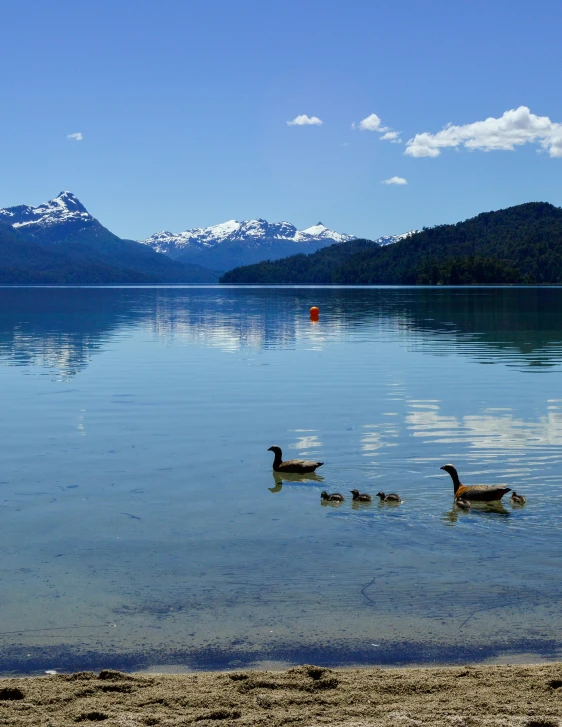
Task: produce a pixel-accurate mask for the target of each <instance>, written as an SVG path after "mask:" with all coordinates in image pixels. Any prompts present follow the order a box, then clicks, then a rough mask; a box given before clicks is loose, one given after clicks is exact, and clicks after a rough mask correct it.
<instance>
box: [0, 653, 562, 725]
mask: <svg viewBox="0 0 562 727" xmlns="http://www.w3.org/2000/svg"><path fill="white" fill-rule="evenodd" d="M79 723H84V724H88V725H97V724H100V725H101V724H102V725H104V727H143V726H144V725H154V726H157V725H162V727H181V726H182V725H192V724H197V725H200V726H201V727H204V725H217V724H222V725H230V724H232V725H285V724H301V725H311V726H312V725H323V724H325V725H333V726H336V725H337V726H341V727H363V726H365V727H366V726H367V725H369V726H370V725H376V726H377V727H378V726H379V725H380V726H381V727H383V726H384V727H390V726H391V725H392V726H393V727H394V726H396V725H400V726H401V727H418V726H419V725H435V726H439V725H444V726H445V725H446V726H447V727H452V726H455V727H465V726H466V727H477V726H478V725H486V726H490V727H491V726H495V725H498V727H499V726H502V727H507V726H510V725H513V726H518V727H519V726H521V727H560V725H562V664H560V663H556V664H546V665H544V664H541V665H532V666H528V665H505V666H466V667H443V668H411V669H378V668H377V669H375V668H370V669H324V668H322V667H316V666H310V665H305V666H299V667H295V668H292V669H289V670H287V671H246V672H221V673H197V674H195V673H194V674H179V675H172V674H167V675H162V674H154V675H144V674H143V675H139V674H123V673H121V672H117V671H111V670H105V671H101V672H100V673H99V674H94V673H92V672H80V673H76V674H60V675H53V676H44V677H31V678H17V679H11V678H9V679H3V680H2V681H1V682H0V725H9V726H10V727H19V726H22V727H23V726H24V725H26V726H27V725H29V726H31V725H33V726H34V727H39V726H40V727H66V726H67V725H76V724H79Z"/></svg>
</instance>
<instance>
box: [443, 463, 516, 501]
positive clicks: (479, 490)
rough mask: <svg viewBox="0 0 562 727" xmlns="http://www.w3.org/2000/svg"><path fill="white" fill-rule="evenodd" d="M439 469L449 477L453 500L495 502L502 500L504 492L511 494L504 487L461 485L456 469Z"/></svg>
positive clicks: (446, 466)
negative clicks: (452, 489) (451, 483)
mask: <svg viewBox="0 0 562 727" xmlns="http://www.w3.org/2000/svg"><path fill="white" fill-rule="evenodd" d="M441 469H442V470H445V472H448V473H449V474H450V475H451V479H452V480H453V487H454V490H455V500H458V499H462V500H468V501H470V502H497V501H498V500H501V499H502V497H503V496H504V495H505V493H506V492H511V487H506V486H505V485H468V486H467V485H463V484H462V482H461V481H460V479H459V475H458V472H457V470H456V467H454V466H453V465H452V464H446V465H443V467H441Z"/></svg>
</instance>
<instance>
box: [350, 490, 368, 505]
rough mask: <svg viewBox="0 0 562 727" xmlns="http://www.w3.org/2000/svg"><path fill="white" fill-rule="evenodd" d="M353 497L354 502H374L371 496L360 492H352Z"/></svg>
mask: <svg viewBox="0 0 562 727" xmlns="http://www.w3.org/2000/svg"><path fill="white" fill-rule="evenodd" d="M350 492H351V494H352V495H353V502H372V500H373V498H372V497H371V495H367V494H365V493H361V492H359V490H350Z"/></svg>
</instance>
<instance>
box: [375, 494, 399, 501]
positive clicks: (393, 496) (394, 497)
mask: <svg viewBox="0 0 562 727" xmlns="http://www.w3.org/2000/svg"><path fill="white" fill-rule="evenodd" d="M377 497H380V499H381V502H402V500H401V499H400V495H397V494H396V493H394V492H393V493H391V494H390V495H385V494H384V492H377Z"/></svg>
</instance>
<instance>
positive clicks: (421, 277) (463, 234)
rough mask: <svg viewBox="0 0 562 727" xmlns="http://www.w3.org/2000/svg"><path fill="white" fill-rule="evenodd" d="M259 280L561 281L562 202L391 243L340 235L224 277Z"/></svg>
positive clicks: (504, 212) (440, 227) (326, 282)
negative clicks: (306, 252)
mask: <svg viewBox="0 0 562 727" xmlns="http://www.w3.org/2000/svg"><path fill="white" fill-rule="evenodd" d="M220 282H221V283H227V284H250V285H251V284H255V285H267V284H270V285H297V284H308V285H470V284H528V285H533V284H560V283H562V208H560V207H555V206H554V205H552V204H548V203H546V202H529V203H526V204H521V205H517V206H515V207H509V208H507V209H504V210H498V211H495V212H484V213H482V214H479V215H478V216H477V217H473V218H471V219H468V220H465V221H464V222H459V223H457V224H454V225H438V226H436V227H432V228H424V229H423V230H421V231H420V232H417V233H415V234H412V235H411V236H409V237H406V238H404V239H402V240H399V241H398V242H396V243H394V244H391V245H386V246H384V247H382V246H380V245H378V244H377V243H376V242H372V241H369V240H352V241H351V242H343V243H337V244H335V245H331V246H330V247H326V248H323V249H321V250H318V251H317V252H315V253H312V254H310V255H293V256H291V257H288V258H283V259H282V260H275V261H265V262H261V263H257V264H255V265H247V266H245V267H239V268H235V269H234V270H230V271H229V272H227V273H225V274H224V275H223V276H222V278H221V279H220Z"/></svg>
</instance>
